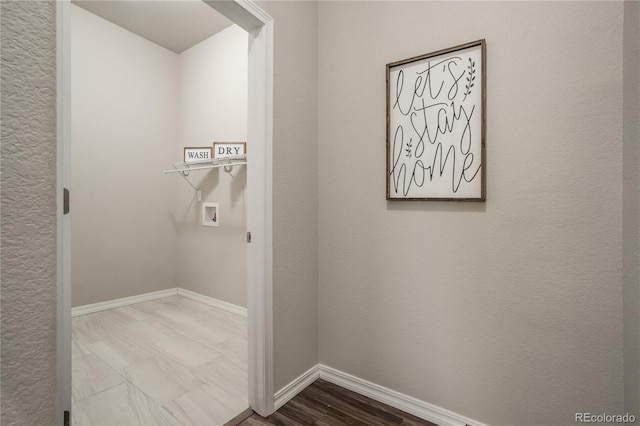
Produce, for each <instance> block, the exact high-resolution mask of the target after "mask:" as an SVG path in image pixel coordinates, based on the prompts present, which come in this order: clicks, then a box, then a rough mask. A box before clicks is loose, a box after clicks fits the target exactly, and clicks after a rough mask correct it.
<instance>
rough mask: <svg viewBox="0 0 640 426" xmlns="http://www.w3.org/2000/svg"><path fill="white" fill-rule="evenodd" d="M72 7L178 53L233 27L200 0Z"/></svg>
mask: <svg viewBox="0 0 640 426" xmlns="http://www.w3.org/2000/svg"><path fill="white" fill-rule="evenodd" d="M72 3H73V4H75V5H77V6H80V7H82V8H83V9H86V10H88V11H89V12H91V13H93V14H95V15H98V16H100V17H102V18H104V19H106V20H108V21H111V22H113V23H114V24H116V25H119V26H121V27H122V28H124V29H127V30H129V31H131V32H132V33H135V34H137V35H139V36H140V37H144V38H146V39H147V40H150V41H152V42H154V43H156V44H159V45H160V46H163V47H165V48H167V49H169V50H172V51H174V52H176V53H182V52H184V51H185V50H187V49H189V48H190V47H192V46H194V45H196V44H198V43H200V42H201V41H203V40H206V39H207V38H209V37H211V36H212V35H214V34H216V33H217V32H219V31H222V30H224V29H225V28H227V27H229V26H230V25H232V24H233V22H231V21H230V20H228V19H227V18H225V17H224V16H222V15H221V14H220V13H218V12H216V10H215V9H213V8H212V7H211V6H209V5H207V4H206V3H204V2H202V1H200V0H152V1H150V0H72Z"/></svg>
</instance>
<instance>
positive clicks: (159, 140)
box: [71, 2, 250, 418]
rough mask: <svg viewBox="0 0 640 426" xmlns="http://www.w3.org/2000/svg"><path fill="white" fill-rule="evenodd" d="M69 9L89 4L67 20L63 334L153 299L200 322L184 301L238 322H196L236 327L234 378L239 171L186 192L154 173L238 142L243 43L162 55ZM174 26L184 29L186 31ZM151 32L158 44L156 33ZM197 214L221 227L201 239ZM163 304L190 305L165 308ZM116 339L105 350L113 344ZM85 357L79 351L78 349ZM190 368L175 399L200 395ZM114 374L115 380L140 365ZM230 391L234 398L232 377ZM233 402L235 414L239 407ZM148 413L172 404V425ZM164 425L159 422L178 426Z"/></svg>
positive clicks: (228, 34)
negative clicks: (68, 305)
mask: <svg viewBox="0 0 640 426" xmlns="http://www.w3.org/2000/svg"><path fill="white" fill-rule="evenodd" d="M83 3H102V2H76V3H75V4H72V6H71V75H72V78H71V116H72V123H71V140H72V148H71V163H72V164H71V166H72V188H73V217H72V221H71V224H72V225H71V250H72V253H71V257H72V267H71V297H72V307H73V308H72V313H73V315H74V320H75V318H77V317H78V316H79V315H81V314H86V313H88V312H98V311H102V310H104V309H108V308H114V307H117V306H123V305H128V304H130V303H132V302H144V301H147V303H153V302H149V301H150V300H155V299H158V301H156V302H157V303H161V301H162V300H167V297H169V302H170V303H172V304H173V305H175V306H174V307H175V308H176V311H175V312H182V311H180V309H182V310H183V311H192V312H193V313H194V314H198V315H201V316H204V315H205V314H204V313H202V312H200V309H201V308H200V307H198V305H195V304H192V303H196V302H195V301H196V300H197V301H198V302H204V306H207V308H206V309H205V308H202V310H203V312H204V311H205V310H207V309H209V308H211V309H214V310H216V308H212V306H216V307H217V308H222V309H217V310H218V311H220V312H223V311H231V312H232V313H234V314H235V315H238V314H240V315H239V316H240V317H242V315H244V322H243V321H238V322H237V323H236V322H234V321H235V320H226V319H224V318H222V317H221V318H222V319H221V321H223V322H225V321H226V323H224V324H223V325H221V326H217V325H215V324H214V323H213V321H214V320H215V318H213V317H214V316H215V314H210V315H209V316H210V317H211V318H208V317H207V318H208V319H211V321H212V324H214V325H213V326H212V328H215V327H218V328H219V329H220V330H222V331H223V332H225V330H226V331H228V330H227V329H225V327H227V328H233V329H234V330H235V329H236V328H237V329H241V328H242V327H244V331H243V333H244V354H243V355H242V356H239V357H238V358H239V361H240V362H244V365H245V369H246V363H247V354H246V307H247V301H246V300H247V276H246V271H247V259H246V205H245V187H246V181H247V177H246V176H247V175H246V168H247V167H248V166H247V164H246V161H245V162H244V163H242V164H235V165H234V167H233V169H231V170H227V171H226V172H225V170H224V169H223V168H212V169H210V170H199V171H198V172H197V173H196V172H192V173H191V174H190V176H189V177H188V182H189V183H190V184H191V185H193V187H192V186H191V185H187V183H185V182H184V180H183V179H180V178H178V177H177V176H170V175H165V174H164V173H163V171H164V170H166V169H167V168H168V167H170V165H171V164H173V163H176V162H179V161H181V160H182V155H183V151H184V148H185V147H189V146H202V147H206V146H209V147H211V146H212V145H213V143H214V142H217V141H246V140H247V78H248V72H247V63H248V57H247V44H248V36H247V33H246V32H245V31H244V30H243V29H241V28H240V27H238V26H236V25H232V23H231V22H230V21H227V23H226V24H224V25H223V26H222V28H221V29H220V30H219V31H218V32H216V33H215V34H213V35H210V36H207V37H206V38H204V39H203V40H200V41H198V42H197V43H194V44H193V45H191V46H188V47H187V48H183V50H181V51H180V50H179V51H174V50H170V49H169V48H167V47H163V46H160V45H158V44H157V43H156V42H152V41H150V40H148V39H145V38H143V37H141V36H139V35H136V34H134V33H132V32H131V31H129V30H128V29H125V28H122V27H120V26H118V25H116V24H114V23H113V22H110V21H109V20H107V19H104V18H103V17H99V16H97V15H95V14H93V13H91V12H90V11H88V10H85V9H84V8H83V7H81V6H85V5H84V4H83ZM115 3H127V2H115ZM133 3H153V4H156V5H160V6H161V5H162V4H163V3H175V2H133ZM185 3H199V2H185ZM201 6H203V7H204V8H205V9H202V10H203V11H205V10H206V11H207V13H208V12H209V9H210V11H211V12H212V13H216V12H214V11H213V9H211V8H210V7H209V6H207V5H205V4H202V5H201ZM107 16H108V15H107ZM177 18H180V16H178V17H177ZM182 25H183V26H184V27H185V28H188V26H189V22H186V23H185V22H183V23H182ZM164 32H165V33H171V31H170V29H166V28H165V31H164ZM156 41H157V40H156ZM249 149H250V148H249ZM194 188H197V191H194ZM203 203H217V205H218V207H217V208H218V209H219V212H220V217H222V218H224V220H223V221H221V222H219V224H218V226H216V227H208V226H203V224H202V206H203ZM171 294H179V295H182V296H187V297H188V298H190V299H189V301H188V302H183V301H180V300H178V299H176V300H172V299H170V297H171V296H169V295H171ZM161 297H164V299H159V298H161ZM131 306H134V305H131ZM149 306H151V305H149ZM140 311H141V312H142V314H143V315H142V316H141V317H139V318H136V320H139V321H147V322H150V321H153V320H155V319H157V318H154V317H153V316H152V315H151V316H149V317H145V316H144V314H148V315H150V312H147V311H145V309H143V308H141V309H140ZM105 312H106V311H105ZM129 312H133V311H129ZM175 312H174V313H173V314H171V315H174V314H175V315H174V317H176V315H178V314H176V313H175ZM132 315H133V314H132ZM135 315H137V314H135ZM180 315H181V313H180ZM176 318H177V317H176ZM177 319H179V320H180V321H182V319H181V318H177ZM180 321H178V322H179V323H180ZM184 321H186V320H184ZM85 322H86V323H87V324H88V323H90V321H85ZM117 322H118V320H115V319H114V320H113V324H114V330H115V329H117V328H118V327H120V326H122V327H121V328H125V327H127V325H123V324H116V323H117ZM242 324H244V325H242ZM85 325H86V324H85ZM147 325H148V324H147ZM163 325H165V326H166V325H167V324H163ZM105 328H106V329H108V327H105ZM178 328H179V327H178ZM162 331H163V332H165V333H167V337H172V338H174V336H173V335H172V334H170V333H171V332H176V333H177V334H178V337H175V338H176V339H178V340H176V341H177V342H182V344H181V345H179V346H183V347H184V348H188V347H189V345H191V344H192V340H193V339H192V337H193V333H195V332H193V331H192V332H191V334H190V335H188V336H186V337H185V336H182V335H181V334H180V331H181V330H171V331H168V330H162ZM201 332H202V333H203V336H204V337H203V339H204V340H203V341H204V343H207V342H206V336H205V334H206V333H209V332H210V330H202V331H201ZM109 333H110V332H109V330H107V334H109ZM117 333H119V331H118V332H117ZM117 333H116V332H115V331H114V332H113V333H112V334H113V335H115V337H114V336H113V335H112V334H109V335H108V337H110V338H111V337H113V338H114V339H120V338H121V337H122V336H121V335H120V334H117ZM116 334H117V335H116ZM75 335H76V333H75V330H74V337H75ZM126 338H127V337H125V339H126ZM180 339H183V340H180ZM194 339H195V341H196V343H203V341H198V340H197V339H196V338H195V337H194ZM240 340H241V339H240ZM87 342H88V344H87V345H84V346H83V345H78V344H76V342H75V341H74V344H73V349H74V362H75V360H76V358H81V357H83V356H89V355H90V356H94V355H95V356H96V357H97V358H100V356H99V353H98V352H99V351H98V350H95V348H96V347H97V346H96V344H98V343H100V342H99V341H87ZM89 344H90V345H93V346H92V347H91V348H87V346H88V345H89ZM232 344H233V345H235V346H234V347H233V348H231V349H229V350H230V351H232V352H233V351H235V352H238V353H241V352H242V351H243V349H242V347H241V346H242V345H241V344H240V343H238V342H237V341H233V342H232ZM153 345H155V346H154V347H153V349H157V348H160V350H161V351H162V350H164V349H166V352H167V353H169V354H170V355H171V354H173V353H174V352H176V351H179V349H169V348H163V347H162V343H158V342H153ZM230 345H231V344H230ZM208 349H211V348H208ZM213 349H214V352H211V354H212V355H211V357H214V355H215V350H216V349H215V348H213ZM146 350H147V353H148V352H149V350H148V348H146ZM180 350H181V349H180ZM192 352H196V351H195V350H194V351H192ZM176 356H177V357H178V358H179V357H180V354H177V355H176ZM169 358H171V357H169ZM200 361H203V362H202V364H198V365H196V364H194V365H187V367H188V368H190V369H192V371H191V372H190V374H195V376H194V377H195V378H193V380H195V381H193V382H189V383H190V385H189V386H185V394H188V393H189V392H191V391H194V389H196V388H199V386H198V385H200V387H202V386H204V385H203V384H202V383H200V382H199V381H198V380H205V379H203V377H205V376H206V374H207V373H201V374H200V375H198V373H194V372H195V369H197V368H201V367H202V365H204V364H205V362H204V361H208V360H207V359H205V358H202V360H198V361H197V362H200ZM127 362H128V363H129V364H127V365H126V366H124V364H123V366H122V369H126V368H127V367H128V366H130V365H132V364H133V363H134V362H141V360H139V359H135V360H129V361H127ZM194 362H195V361H194ZM110 366H111V367H113V368H114V369H115V370H116V371H117V372H118V373H121V374H123V376H125V374H124V373H122V371H120V370H118V369H117V368H116V367H120V365H119V364H118V365H116V366H115V367H114V366H113V365H110ZM74 371H75V369H74ZM211 374H214V373H211ZM125 378H126V377H125ZM131 381H132V382H133V383H135V381H134V380H133V379H131ZM205 381H206V380H205ZM244 381H245V383H244V387H245V389H246V375H245V378H244ZM205 385H208V383H205ZM74 386H75V384H74ZM114 388H115V387H114ZM108 389H110V388H108ZM74 392H75V387H74ZM76 396H77V395H76V393H74V397H76ZM82 396H84V395H82ZM170 396H171V397H176V398H178V397H180V395H177V396H176V395H170ZM168 397H169V396H167V398H168ZM246 400H247V391H245V392H244V401H245V405H244V407H243V408H246V407H248V404H247V402H246ZM159 404H160V405H162V404H174V405H175V406H173V408H174V411H175V412H179V411H180V410H181V408H180V407H181V406H180V404H181V403H180V402H175V401H173V400H166V401H165V400H164V399H163V398H161V399H160V401H159ZM163 407H164V405H163ZM165 408H167V407H165ZM169 411H171V410H169ZM175 412H173V414H172V415H174V417H176V418H179V415H178V414H176V413H175ZM234 414H237V412H236V413H234Z"/></svg>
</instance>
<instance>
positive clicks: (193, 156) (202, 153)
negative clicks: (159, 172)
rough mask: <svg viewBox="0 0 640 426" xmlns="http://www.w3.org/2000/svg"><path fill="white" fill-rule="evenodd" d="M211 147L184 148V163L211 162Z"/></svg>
mask: <svg viewBox="0 0 640 426" xmlns="http://www.w3.org/2000/svg"><path fill="white" fill-rule="evenodd" d="M211 158H212V157H211V147H208V146H207V147H186V148H185V149H184V162H185V163H193V162H194V161H207V160H211Z"/></svg>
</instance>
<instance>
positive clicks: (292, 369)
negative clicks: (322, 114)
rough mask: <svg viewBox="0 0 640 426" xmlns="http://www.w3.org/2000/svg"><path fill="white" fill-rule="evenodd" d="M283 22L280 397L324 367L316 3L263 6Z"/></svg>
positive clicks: (277, 259)
mask: <svg viewBox="0 0 640 426" xmlns="http://www.w3.org/2000/svg"><path fill="white" fill-rule="evenodd" d="M258 4H259V6H260V7H261V8H263V9H264V10H265V11H266V12H267V13H269V14H270V15H271V17H272V18H273V19H274V22H275V52H274V56H275V57H274V100H273V102H274V111H273V311H274V312H273V316H274V318H273V325H274V353H275V358H274V359H275V365H274V369H275V378H274V382H275V383H274V386H275V388H274V389H275V390H276V391H277V390H279V389H281V388H282V387H283V386H285V385H287V384H288V383H290V382H291V381H292V380H293V379H295V378H296V377H298V376H299V375H301V374H302V373H304V372H305V371H307V370H308V369H309V368H311V367H313V366H314V365H316V364H317V363H318V316H317V312H318V287H317V285H318V148H317V147H318V118H317V117H318V116H317V111H318V85H317V75H318V59H317V35H318V32H317V28H318V20H317V4H316V3H315V2H304V1H302V2H272V1H266V2H259V3H258Z"/></svg>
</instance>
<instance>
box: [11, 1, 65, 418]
mask: <svg viewBox="0 0 640 426" xmlns="http://www.w3.org/2000/svg"><path fill="white" fill-rule="evenodd" d="M0 8H1V18H0V19H1V21H0V22H1V25H0V40H1V43H0V44H1V45H2V47H1V50H0V63H1V71H2V80H1V84H2V101H1V105H0V107H1V115H0V120H1V123H2V124H1V127H0V128H1V130H0V134H1V137H2V147H1V152H0V154H1V156H2V158H1V163H0V165H1V168H2V181H1V184H2V194H1V197H0V203H1V204H0V206H1V207H0V209H1V210H0V232H1V235H2V236H1V242H2V243H1V244H2V247H1V251H2V252H1V255H0V259H1V266H0V270H1V273H0V280H1V286H0V290H1V292H2V302H1V305H0V306H1V311H2V320H1V328H0V333H1V339H0V340H1V347H2V352H1V360H2V373H1V376H0V381H1V385H0V388H1V390H2V392H1V401H2V403H1V407H0V411H1V413H2V414H1V417H0V423H2V424H3V425H7V426H8V425H50V424H54V422H55V420H56V409H57V407H56V392H57V384H56V294H57V293H56V248H57V243H56V211H57V210H56V34H55V22H56V19H55V3H54V2H24V1H15V2H14V1H2V2H0Z"/></svg>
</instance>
